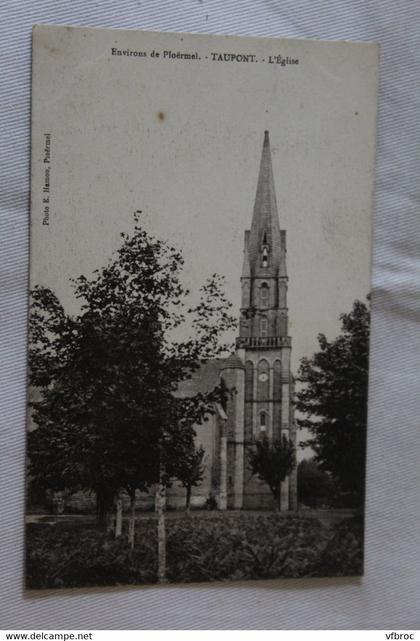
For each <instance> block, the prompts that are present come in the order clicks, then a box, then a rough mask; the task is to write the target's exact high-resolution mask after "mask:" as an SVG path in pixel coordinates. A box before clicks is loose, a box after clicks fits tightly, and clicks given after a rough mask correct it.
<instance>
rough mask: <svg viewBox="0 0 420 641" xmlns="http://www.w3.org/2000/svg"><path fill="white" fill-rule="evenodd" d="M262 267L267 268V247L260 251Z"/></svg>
mask: <svg viewBox="0 0 420 641" xmlns="http://www.w3.org/2000/svg"><path fill="white" fill-rule="evenodd" d="M262 266H263V267H268V247H267V246H264V247H263V250H262Z"/></svg>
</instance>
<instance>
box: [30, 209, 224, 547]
mask: <svg viewBox="0 0 420 641" xmlns="http://www.w3.org/2000/svg"><path fill="white" fill-rule="evenodd" d="M139 213H140V212H139ZM121 236H122V244H121V246H120V248H119V249H118V251H117V252H116V253H115V254H114V255H113V257H112V259H111V260H110V261H109V263H108V264H107V265H106V266H105V267H103V268H101V269H99V270H96V271H95V272H94V274H93V276H92V277H91V278H90V279H88V278H86V277H85V276H79V277H78V278H76V279H73V280H72V284H73V288H74V294H75V297H76V299H77V300H78V301H79V303H80V313H78V314H76V315H70V314H68V313H67V312H66V311H65V310H64V308H63V306H62V305H61V303H60V301H59V300H58V298H57V296H56V295H55V294H54V293H53V292H52V291H51V290H50V289H49V288H47V287H42V286H39V287H35V289H34V291H33V292H32V303H31V314H30V358H29V361H30V382H31V385H32V386H33V387H34V388H35V389H36V394H34V397H35V398H34V400H33V402H32V412H33V419H34V422H35V424H36V429H34V430H33V431H32V432H31V433H30V434H29V440H28V455H29V474H30V478H31V479H32V482H33V483H34V484H35V485H38V486H43V487H45V488H50V489H52V490H62V489H70V490H72V491H75V490H78V489H83V490H93V491H95V492H96V495H97V499H98V511H99V514H100V516H104V514H105V513H106V512H107V511H109V509H110V507H111V506H112V503H113V501H114V498H115V497H116V496H117V495H118V493H119V491H120V490H121V489H124V490H126V491H127V492H128V493H129V495H130V496H131V499H132V513H133V514H134V500H135V491H136V489H140V490H147V489H148V488H150V487H151V486H152V485H153V484H156V483H157V484H158V485H159V487H160V491H161V493H162V494H164V488H165V487H166V486H167V485H170V483H171V480H172V478H173V477H174V476H175V475H176V465H177V461H179V460H180V459H182V457H183V456H184V454H185V453H186V452H189V451H190V449H191V446H192V443H193V440H194V436H195V433H194V428H193V425H194V423H200V422H202V421H204V420H205V417H206V415H207V414H208V413H209V412H211V411H212V406H213V405H212V404H213V402H214V400H216V399H217V398H218V397H219V393H218V389H215V390H212V391H210V392H208V393H206V394H196V395H195V396H193V397H192V398H188V399H179V398H177V397H176V394H175V392H176V390H177V388H178V386H179V384H180V383H181V382H182V381H183V380H185V379H187V378H189V377H191V375H192V373H193V372H194V371H195V370H196V369H197V368H198V367H199V366H200V364H201V363H202V362H204V361H206V360H207V359H209V358H214V357H216V356H217V355H218V354H219V353H220V352H221V351H223V350H224V349H225V348H226V346H225V345H224V344H223V343H222V341H221V336H222V335H223V332H224V331H225V330H227V329H230V328H231V327H232V326H233V324H234V322H235V321H234V319H233V317H232V316H231V315H230V313H229V308H230V303H229V302H228V301H227V299H226V297H225V295H224V293H223V279H222V278H221V277H219V276H217V275H216V274H214V275H213V276H212V277H211V278H210V279H209V280H208V281H207V282H206V283H205V284H204V285H203V287H202V288H201V290H200V300H199V303H198V304H197V305H196V306H195V307H188V305H187V303H188V296H189V292H188V290H186V289H185V288H184V287H183V285H182V283H181V280H180V274H181V270H182V266H183V258H182V255H181V254H180V253H179V252H178V251H177V250H176V249H175V248H173V247H171V246H169V245H167V244H165V243H163V242H162V241H160V240H158V239H156V238H154V237H152V236H150V235H149V234H147V233H146V231H145V230H143V229H142V228H141V225H140V222H139V216H138V215H136V216H135V226H134V232H133V233H132V235H127V234H121ZM185 325H187V326H191V327H192V332H191V334H192V335H191V338H189V339H188V340H177V339H176V333H177V331H179V328H180V327H182V326H185ZM132 523H133V524H134V520H133V519H132ZM131 535H132V537H133V532H132V533H131Z"/></svg>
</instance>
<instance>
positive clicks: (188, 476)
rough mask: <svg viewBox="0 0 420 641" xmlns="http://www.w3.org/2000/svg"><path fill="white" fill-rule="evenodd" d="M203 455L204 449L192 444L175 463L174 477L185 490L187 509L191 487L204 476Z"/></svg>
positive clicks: (197, 483)
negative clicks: (176, 463) (177, 462)
mask: <svg viewBox="0 0 420 641" xmlns="http://www.w3.org/2000/svg"><path fill="white" fill-rule="evenodd" d="M204 455H205V451H204V449H203V448H202V447H201V446H200V447H199V448H196V447H195V445H194V444H193V446H192V447H191V448H190V449H189V450H187V451H185V453H184V456H183V457H182V458H181V459H180V461H179V464H178V465H177V470H176V477H177V479H178V480H179V481H181V483H182V486H183V487H185V489H186V490H187V497H186V507H187V509H189V507H190V498H191V489H192V488H193V487H196V486H197V485H200V483H201V481H202V480H203V478H204V465H203V460H204Z"/></svg>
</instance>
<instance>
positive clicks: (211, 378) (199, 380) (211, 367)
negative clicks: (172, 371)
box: [177, 354, 244, 398]
mask: <svg viewBox="0 0 420 641" xmlns="http://www.w3.org/2000/svg"><path fill="white" fill-rule="evenodd" d="M243 366H244V365H243V363H242V361H241V359H240V358H239V357H238V356H236V354H231V355H230V356H228V357H227V358H216V359H214V360H211V361H208V362H207V363H204V364H203V365H201V367H200V368H199V369H197V370H196V371H195V372H193V374H192V376H191V378H189V379H187V380H186V381H183V382H182V383H181V384H180V386H179V388H178V392H177V396H179V397H181V398H188V397H189V396H194V394H198V393H200V392H201V393H202V394H204V393H205V392H208V391H210V390H212V389H214V388H215V387H216V385H218V384H219V383H220V374H221V372H222V370H225V369H228V368H234V367H235V368H237V367H240V368H243Z"/></svg>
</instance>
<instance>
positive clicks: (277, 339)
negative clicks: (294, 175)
mask: <svg viewBox="0 0 420 641" xmlns="http://www.w3.org/2000/svg"><path fill="white" fill-rule="evenodd" d="M241 285H242V305H241V319H240V332H239V339H238V342H237V344H238V346H239V345H244V346H245V345H246V346H247V347H248V348H250V349H268V348H271V347H277V346H280V345H281V344H284V342H285V341H286V342H287V341H288V338H287V301H286V299H287V273H286V232H285V231H280V225H279V217H278V213H277V202H276V194H275V189H274V177H273V168H272V164H271V153H270V140H269V135H268V131H265V132H264V142H263V148H262V154H261V161H260V170H259V174H258V183H257V193H256V196H255V203H254V211H253V215H252V223H251V229H250V230H249V231H246V232H245V248H244V264H243V268H242V277H241Z"/></svg>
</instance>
